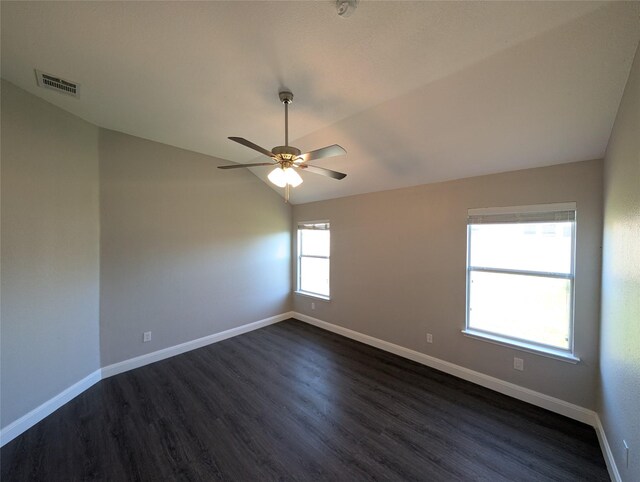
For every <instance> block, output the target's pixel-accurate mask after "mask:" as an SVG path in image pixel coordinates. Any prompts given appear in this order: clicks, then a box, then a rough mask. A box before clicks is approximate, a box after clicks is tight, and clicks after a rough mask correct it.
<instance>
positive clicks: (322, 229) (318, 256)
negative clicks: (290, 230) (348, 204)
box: [297, 221, 331, 298]
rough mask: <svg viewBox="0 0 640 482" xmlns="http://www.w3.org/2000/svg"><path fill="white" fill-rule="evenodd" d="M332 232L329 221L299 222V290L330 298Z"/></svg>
mask: <svg viewBox="0 0 640 482" xmlns="http://www.w3.org/2000/svg"><path fill="white" fill-rule="evenodd" d="M330 241H331V232H330V229H329V222H328V221H315V222H304V223H298V288H297V289H298V291H299V292H301V293H305V294H309V295H312V296H319V297H322V298H329V274H330V263H331V257H330V254H331V248H330V244H331V243H330Z"/></svg>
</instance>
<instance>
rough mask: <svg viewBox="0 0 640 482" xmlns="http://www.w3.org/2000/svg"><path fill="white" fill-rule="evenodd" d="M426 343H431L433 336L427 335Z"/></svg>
mask: <svg viewBox="0 0 640 482" xmlns="http://www.w3.org/2000/svg"><path fill="white" fill-rule="evenodd" d="M427 343H433V335H432V334H431V333H427Z"/></svg>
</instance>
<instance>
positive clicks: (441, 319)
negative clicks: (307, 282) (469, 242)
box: [293, 160, 602, 409]
mask: <svg viewBox="0 0 640 482" xmlns="http://www.w3.org/2000/svg"><path fill="white" fill-rule="evenodd" d="M601 193H602V162H601V161H599V160H595V161H586V162H579V163H573V164H564V165H558V166H552V167H545V168H538V169H529V170H522V171H515V172H509V173H504V174H496V175H490V176H482V177H475V178H469V179H462V180H458V181H452V182H444V183H438V184H430V185H424V186H418V187H412V188H406V189H398V190H393V191H386V192H378V193H372V194H364V195H359V196H352V197H345V198H340V199H334V200H329V201H322V202H316V203H309V204H303V205H297V206H294V210H293V217H294V223H297V222H299V221H308V220H318V219H329V220H330V221H331V243H332V245H331V250H332V251H331V301H329V302H323V301H315V306H316V309H315V310H312V309H311V302H312V299H310V298H307V297H304V296H301V295H294V301H293V305H294V310H295V311H298V312H300V313H304V314H307V315H309V316H313V317H316V318H319V319H321V320H324V321H327V322H329V323H334V324H336V325H339V326H342V327H345V328H349V329H352V330H355V331H358V332H361V333H364V334H367V335H370V336H373V337H376V338H380V339H382V340H386V341H389V342H392V343H395V344H398V345H401V346H404V347H407V348H410V349H413V350H417V351H420V352H423V353H426V354H428V355H431V356H434V357H437V358H439V359H442V360H446V361H449V362H452V363H455V364H457V365H461V366H463V367H467V368H470V369H472V370H476V371H479V372H482V373H485V374H488V375H491V376H494V377H497V378H500V379H502V380H506V381H509V382H512V383H515V384H518V385H521V386H523V387H527V388H530V389H533V390H537V391H539V392H542V393H545V394H548V395H551V396H553V397H558V398H560V399H562V400H566V401H568V402H571V403H575V404H578V405H580V406H583V407H587V408H592V409H593V408H595V405H596V403H595V394H596V388H595V385H596V380H597V371H598V317H599V310H600V305H599V290H600V259H601V252H600V245H601V233H602V195H601ZM565 201H575V202H577V211H578V214H577V230H578V231H577V254H576V255H577V268H576V283H575V286H576V297H575V304H576V309H575V325H576V329H575V352H576V354H577V356H579V357H580V358H581V359H582V361H581V362H580V363H579V364H577V365H573V364H569V363H566V362H563V361H558V360H554V359H550V358H546V357H542V356H539V355H534V354H531V353H526V352H521V351H516V350H514V349H511V348H506V347H503V346H498V345H494V344H490V343H487V342H484V341H479V340H475V339H471V338H468V337H465V336H464V335H462V334H461V333H460V330H462V329H463V328H464V323H465V321H464V320H465V289H466V288H465V272H466V268H465V266H466V217H467V209H468V208H476V207H493V206H513V205H527V204H539V203H553V202H565ZM294 225H295V224H294ZM427 332H430V333H432V334H433V340H434V342H433V344H427V343H426V333H427ZM514 355H516V356H518V357H521V358H523V359H524V363H525V370H524V371H523V372H519V371H515V370H514V369H513V357H514Z"/></svg>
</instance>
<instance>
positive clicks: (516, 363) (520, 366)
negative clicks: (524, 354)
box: [513, 357, 524, 371]
mask: <svg viewBox="0 0 640 482" xmlns="http://www.w3.org/2000/svg"><path fill="white" fill-rule="evenodd" d="M513 368H514V369H515V370H519V371H523V370H524V360H523V359H522V358H518V357H514V358H513Z"/></svg>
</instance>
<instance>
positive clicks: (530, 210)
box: [465, 203, 576, 359]
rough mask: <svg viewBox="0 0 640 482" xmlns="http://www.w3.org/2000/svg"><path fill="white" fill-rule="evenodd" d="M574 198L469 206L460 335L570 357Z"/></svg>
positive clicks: (571, 349) (572, 357)
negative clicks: (464, 318) (464, 311)
mask: <svg viewBox="0 0 640 482" xmlns="http://www.w3.org/2000/svg"><path fill="white" fill-rule="evenodd" d="M575 219H576V210H575V203H563V204H547V205H538V206H520V207H513V208H489V209H470V210H469V217H468V223H467V249H468V251H467V322H466V330H465V333H467V334H470V335H472V336H479V337H482V338H487V339H489V340H490V341H494V342H503V343H506V344H509V345H516V346H519V347H521V348H524V349H530V350H533V351H539V352H546V353H550V354H552V355H559V356H560V357H566V358H570V359H575V357H574V356H573V291H574V289H573V285H574V274H575V262H574V259H575V235H576V222H575Z"/></svg>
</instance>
